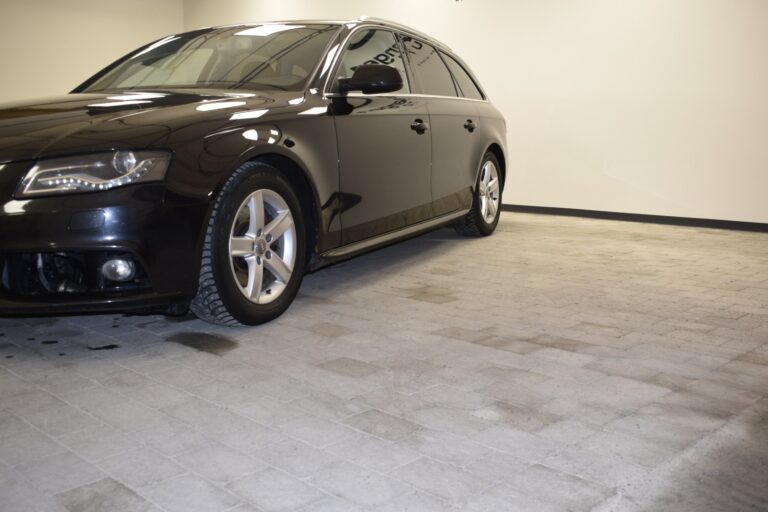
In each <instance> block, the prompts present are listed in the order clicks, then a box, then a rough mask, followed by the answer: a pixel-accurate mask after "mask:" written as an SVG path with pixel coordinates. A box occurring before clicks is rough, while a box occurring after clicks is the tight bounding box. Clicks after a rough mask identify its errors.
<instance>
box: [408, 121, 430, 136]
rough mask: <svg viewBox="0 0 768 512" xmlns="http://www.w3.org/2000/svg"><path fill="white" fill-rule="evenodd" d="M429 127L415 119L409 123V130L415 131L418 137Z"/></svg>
mask: <svg viewBox="0 0 768 512" xmlns="http://www.w3.org/2000/svg"><path fill="white" fill-rule="evenodd" d="M428 128H429V125H428V124H427V123H425V122H424V121H423V120H421V119H417V120H415V121H414V122H412V123H411V130H413V131H415V132H416V133H418V134H419V135H421V134H423V133H424V132H426V131H427V129H428Z"/></svg>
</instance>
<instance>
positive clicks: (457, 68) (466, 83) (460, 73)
mask: <svg viewBox="0 0 768 512" xmlns="http://www.w3.org/2000/svg"><path fill="white" fill-rule="evenodd" d="M440 55H442V56H443V60H444V61H445V63H446V64H448V67H449V68H450V69H451V73H453V78H455V79H456V83H457V84H458V86H459V89H461V94H462V96H464V97H465V98H471V99H473V100H482V99H484V98H483V93H482V92H480V89H479V88H478V87H477V84H475V81H474V80H472V77H471V76H469V73H467V70H465V69H464V68H463V67H462V65H461V64H459V62H458V61H457V60H456V59H454V58H453V57H451V56H450V55H447V54H445V53H443V52H440Z"/></svg>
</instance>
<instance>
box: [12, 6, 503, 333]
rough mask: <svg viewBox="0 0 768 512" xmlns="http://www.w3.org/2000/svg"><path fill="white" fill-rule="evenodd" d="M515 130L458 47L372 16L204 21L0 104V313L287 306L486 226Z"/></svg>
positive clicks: (216, 317) (257, 315)
mask: <svg viewBox="0 0 768 512" xmlns="http://www.w3.org/2000/svg"><path fill="white" fill-rule="evenodd" d="M505 137H506V125H505V122H504V119H503V118H502V116H501V114H500V113H499V111H498V110H497V109H496V108H494V106H493V105H492V104H491V103H489V101H488V99H487V97H486V95H485V93H484V92H483V90H482V88H481V87H480V85H479V83H478V81H477V79H476V78H475V77H474V76H473V75H472V73H471V72H470V71H469V69H468V68H467V66H466V64H464V63H463V62H462V60H461V59H460V58H459V57H457V56H456V55H455V54H454V53H453V52H452V51H451V50H450V49H449V48H448V47H446V46H445V45H443V44H441V43H439V42H437V41H435V40H434V39H431V38H429V37H427V36H425V35H424V34H421V33H419V32H417V31H414V30H412V29H409V28H407V27H404V26H401V25H398V24H394V23H390V22H385V21H381V20H373V19H360V20H355V21H345V22H320V21H295V22H294V21H291V22H276V23H263V24H258V25H240V26H227V27H219V28H206V29H201V30H196V31H193V32H187V33H184V34H179V35H174V36H169V37H166V38H164V39H161V40H159V41H156V42H154V43H152V44H149V45H147V46H144V47H143V48H140V49H138V50H136V51H135V52H133V53H130V54H129V55H127V56H125V57H123V58H122V59H120V60H118V61H117V62H115V63H113V64H112V65H110V66H108V67H107V68H106V69H104V70H103V71H101V72H99V73H98V74H96V75H95V76H93V77H92V78H90V79H89V80H87V81H86V82H85V83H83V84H82V85H80V86H79V87H77V88H76V89H75V90H74V91H72V93H70V94H67V95H64V96H60V97H54V98H48V99H43V100H39V101H34V102H24V103H11V104H3V105H0V204H2V208H1V209H0V313H2V314H3V315H6V316H8V315H23V314H59V313H65V312H82V311H109V310H121V311H133V310H146V311H155V310H162V311H165V312H168V313H180V312H183V311H186V310H187V308H191V309H192V311H193V312H194V313H195V314H196V315H197V316H198V317H200V318H202V319H204V320H208V321H211V322H215V323H219V324H226V325H237V324H248V325H253V324H259V323H262V322H265V321H268V320H271V319H273V318H275V317H277V316H278V315H280V314H281V313H282V312H283V311H285V309H286V308H287V307H288V306H289V304H290V303H291V301H292V300H293V299H294V297H295V296H296V293H297V291H298V288H299V285H300V283H301V280H302V277H303V275H304V273H305V272H307V271H312V270H315V269H318V268H320V267H322V266H324V265H327V264H329V263H333V262H336V261H339V260H341V259H344V258H348V257H350V256H353V255H356V254H359V253H361V252H364V251H367V250H370V249H373V248H376V247H379V246H382V245H384V244H388V243H391V242H393V241H396V240H401V239H403V238H406V237H410V236H413V235H415V234H418V233H422V232H424V231H427V230H430V229H434V228H436V227H439V226H443V225H447V224H453V225H454V226H455V227H456V229H457V230H458V231H459V232H461V233H465V234H467V235H474V236H482V235H489V234H491V233H492V232H493V230H494V229H495V227H496V224H497V223H498V220H499V205H500V201H501V192H502V189H503V183H504V177H505V170H506V167H505V155H504V147H505Z"/></svg>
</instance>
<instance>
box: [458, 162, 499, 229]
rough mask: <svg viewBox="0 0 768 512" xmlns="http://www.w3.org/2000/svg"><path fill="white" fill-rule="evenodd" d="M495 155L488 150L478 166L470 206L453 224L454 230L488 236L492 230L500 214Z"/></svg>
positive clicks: (497, 167) (497, 164)
mask: <svg viewBox="0 0 768 512" xmlns="http://www.w3.org/2000/svg"><path fill="white" fill-rule="evenodd" d="M499 169H500V167H499V161H498V159H497V158H496V155H494V154H493V153H491V152H490V151H489V152H488V153H486V154H485V156H484V157H483V163H482V165H481V166H480V172H479V173H478V177H477V183H476V184H475V193H474V198H473V200H472V208H471V209H470V210H469V212H468V213H467V215H466V216H465V217H464V218H463V219H461V220H459V221H458V222H457V223H456V224H454V228H455V229H456V232H458V233H459V234H462V235H467V236H488V235H490V234H491V233H493V232H494V230H495V229H496V225H497V224H498V223H499V216H500V215H501V191H502V186H501V185H502V183H501V173H500V172H499Z"/></svg>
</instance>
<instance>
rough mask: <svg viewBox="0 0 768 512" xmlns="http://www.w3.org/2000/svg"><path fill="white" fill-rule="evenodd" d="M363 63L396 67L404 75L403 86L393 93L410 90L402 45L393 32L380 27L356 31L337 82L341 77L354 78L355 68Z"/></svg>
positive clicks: (402, 92) (338, 73)
mask: <svg viewBox="0 0 768 512" xmlns="http://www.w3.org/2000/svg"><path fill="white" fill-rule="evenodd" d="M363 64H384V65H386V66H392V67H394V68H395V69H397V70H398V71H399V72H400V75H401V76H402V77H403V87H402V88H401V89H400V90H398V91H395V92H393V93H391V94H407V93H409V92H410V87H409V86H408V75H407V73H406V71H405V65H404V64H403V56H402V54H401V53H400V45H399V44H398V42H397V40H396V39H395V35H394V34H393V33H392V32H390V31H388V30H378V29H362V30H358V31H357V32H355V33H354V34H353V35H352V38H351V39H350V41H349V44H348V45H347V48H346V49H345V50H344V55H343V56H342V58H341V62H340V64H339V69H338V71H337V72H336V84H338V81H339V79H341V78H352V75H353V74H354V72H355V70H356V69H357V68H358V67H360V66H361V65H363Z"/></svg>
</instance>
